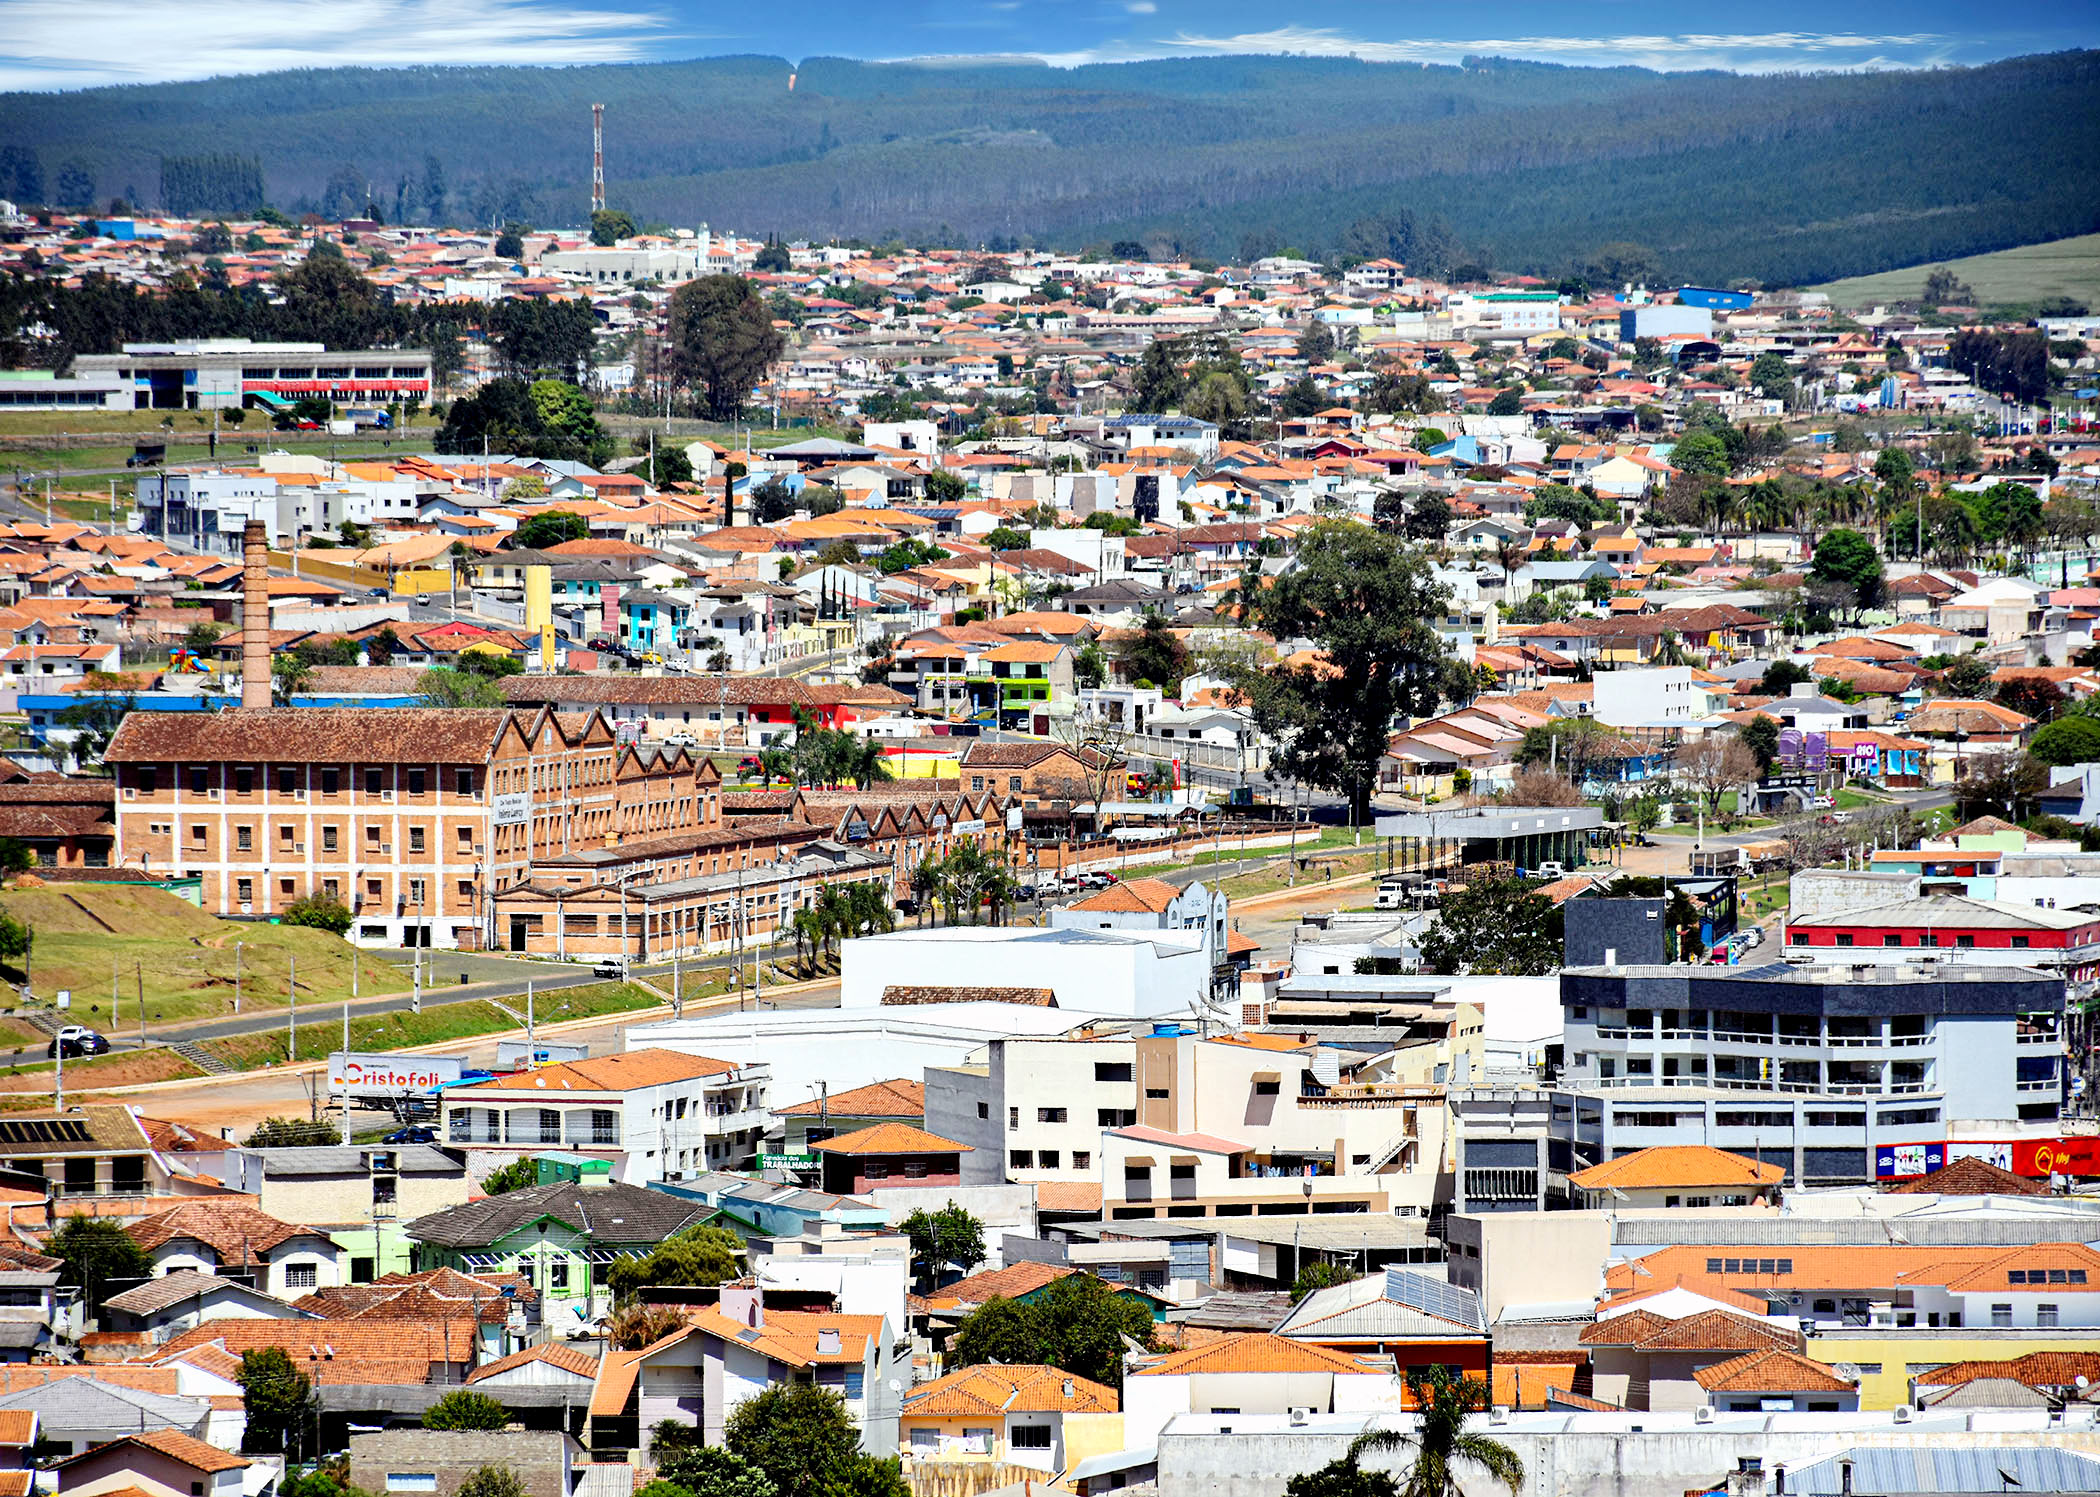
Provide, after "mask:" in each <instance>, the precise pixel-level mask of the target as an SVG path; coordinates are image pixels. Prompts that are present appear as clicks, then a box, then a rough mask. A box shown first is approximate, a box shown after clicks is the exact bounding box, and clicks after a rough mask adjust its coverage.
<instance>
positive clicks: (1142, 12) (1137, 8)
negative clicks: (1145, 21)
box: [1123, 0, 1159, 16]
mask: <svg viewBox="0 0 2100 1497" xmlns="http://www.w3.org/2000/svg"><path fill="white" fill-rule="evenodd" d="M1123 9H1125V10H1127V11H1129V12H1130V13H1131V14H1132V15H1134V16H1149V15H1151V14H1152V13H1153V12H1154V11H1156V10H1158V9H1159V6H1158V4H1157V3H1155V0H1125V4H1124V6H1123Z"/></svg>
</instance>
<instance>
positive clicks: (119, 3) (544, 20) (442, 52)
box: [0, 0, 692, 89]
mask: <svg viewBox="0 0 2100 1497" xmlns="http://www.w3.org/2000/svg"><path fill="white" fill-rule="evenodd" d="M672 39H673V36H672V33H670V32H669V31H667V30H666V22H665V20H664V18H663V17H662V16H661V15H658V14H655V13H653V12H647V11H614V10H604V11H601V10H587V9H581V8H577V7H573V6H569V5H564V4H561V3H539V0H272V3H271V4H270V5H268V6H267V7H265V8H264V9H261V10H258V9H257V8H256V7H255V6H254V5H253V4H250V3H247V0H185V3H183V4H181V5H173V4H166V3H158V0H0V88H8V89H52V88H82V87H88V86H92V85H96V84H105V83H133V82H157V81H160V80H162V79H177V78H206V77H214V76H218V75H221V74H229V73H264V72H272V71H275V70H277V69H281V68H303V67H332V66H363V67H404V66H414V65H418V64H426V63H427V64H471V63H543V64H549V65H559V64H569V63H592V62H632V61H636V60H639V59H642V58H644V57H648V56H652V55H656V54H657V52H658V51H659V50H660V49H661V47H662V46H663V44H664V43H665V42H666V41H668V40H672ZM678 39H692V38H691V35H690V33H682V34H680V37H679V38H678ZM113 41H115V42H120V43H121V44H120V45H112V43H113Z"/></svg>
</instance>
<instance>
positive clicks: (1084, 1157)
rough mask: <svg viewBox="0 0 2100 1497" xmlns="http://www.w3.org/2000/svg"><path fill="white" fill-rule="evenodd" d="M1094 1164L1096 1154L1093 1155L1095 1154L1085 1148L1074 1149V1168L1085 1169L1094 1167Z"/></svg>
mask: <svg viewBox="0 0 2100 1497" xmlns="http://www.w3.org/2000/svg"><path fill="white" fill-rule="evenodd" d="M1093 1165H1094V1156H1093V1155H1092V1154H1091V1153H1089V1152H1088V1151H1087V1150H1085V1149H1074V1150H1073V1151H1072V1168H1073V1169H1075V1170H1084V1169H1092V1168H1093Z"/></svg>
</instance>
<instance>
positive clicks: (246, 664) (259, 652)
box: [241, 520, 270, 708]
mask: <svg viewBox="0 0 2100 1497" xmlns="http://www.w3.org/2000/svg"><path fill="white" fill-rule="evenodd" d="M269 579H270V538H269V532H267V531H266V530H264V528H263V522H262V521H260V520H250V521H249V522H248V523H247V524H245V525H243V526H242V527H241V705H242V706H243V707H251V708H252V707H267V706H269V705H270V587H269Z"/></svg>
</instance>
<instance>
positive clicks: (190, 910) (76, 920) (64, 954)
mask: <svg viewBox="0 0 2100 1497" xmlns="http://www.w3.org/2000/svg"><path fill="white" fill-rule="evenodd" d="M0 908H4V909H5V910H6V911H7V912H8V913H9V914H11V915H13V916H15V917H16V918H17V919H19V920H23V921H25V922H27V923H28V924H29V925H30V926H31V927H32V928H33V929H34V930H35V932H36V941H35V944H34V946H33V947H32V948H31V953H30V961H29V975H30V977H31V979H32V981H33V983H34V986H35V991H36V993H37V994H38V995H39V996H40V997H42V998H43V999H45V1000H46V1001H47V1002H48V1001H49V1000H50V998H51V995H52V994H54V993H56V992H57V991H58V990H59V989H60V988H66V989H70V990H71V991H72V994H73V1012H74V1013H75V1014H76V1015H78V1016H79V1018H78V1022H80V1023H83V1024H89V1025H92V1026H94V1027H96V1028H99V1029H121V1030H123V1031H124V1032H126V1033H135V1032H136V1031H137V1028H138V1022H139V1010H138V1004H139V994H140V989H141V987H142V986H143V989H144V994H145V1004H146V1018H147V1023H148V1026H149V1033H150V1029H151V1026H152V1025H156V1024H163V1023H167V1024H174V1023H181V1022H185V1021H188V1020H193V1019H216V1018H222V1017H226V1016H228V1015H230V1014H232V1013H233V1011H234V1010H233V988H234V965H235V955H236V954H235V947H236V945H238V946H239V947H240V951H239V964H240V972H241V1011H242V1012H243V1013H251V1012H253V1011H255V1010H256V1009H257V1008H281V1007H283V1006H284V1003H285V995H286V993H287V992H288V991H289V984H290V980H291V964H292V962H293V961H294V960H295V959H296V961H297V962H298V966H299V1001H300V1002H301V1003H332V1002H340V1001H341V1000H342V999H343V998H344V997H346V996H348V994H349V992H350V970H351V964H352V962H356V964H357V968H358V991H359V993H360V994H361V995H363V996H365V997H375V998H376V997H378V996H379V995H380V994H382V993H397V992H400V991H402V990H403V989H405V988H406V987H407V986H408V978H407V975H406V974H405V973H403V972H402V971H401V969H400V968H398V967H396V966H394V965H393V964H392V963H391V962H387V961H382V960H381V959H379V958H378V957H375V956H372V955H370V954H369V953H367V954H364V955H362V956H360V955H359V954H358V953H357V951H356V949H355V948H354V947H352V946H351V945H349V943H347V942H345V941H343V940H342V939H341V938H339V937H337V936H332V935H330V934H328V932H326V931H320V930H306V929H303V928H300V927H298V926H291V925H268V924H262V923H251V922H247V921H238V922H236V921H231V920H220V919H216V918H215V917H213V916H210V915H207V914H205V913H204V912H203V911H201V910H199V909H197V908H196V907H195V906H193V905H191V904H188V903H186V902H185V901H183V900H181V899H178V898H176V897H175V896H174V895H173V894H169V893H166V892H164V891H162V890H159V889H141V888H125V887H121V886H118V885H112V884H76V885H71V886H63V887H61V886H51V887H47V888H42V889H11V890H8V891H6V892H4V893H0ZM113 978H114V982H115V1007H116V1012H115V1015H114V1017H112V1015H111V1011H110V1009H111V984H112V979H113Z"/></svg>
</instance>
